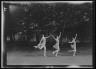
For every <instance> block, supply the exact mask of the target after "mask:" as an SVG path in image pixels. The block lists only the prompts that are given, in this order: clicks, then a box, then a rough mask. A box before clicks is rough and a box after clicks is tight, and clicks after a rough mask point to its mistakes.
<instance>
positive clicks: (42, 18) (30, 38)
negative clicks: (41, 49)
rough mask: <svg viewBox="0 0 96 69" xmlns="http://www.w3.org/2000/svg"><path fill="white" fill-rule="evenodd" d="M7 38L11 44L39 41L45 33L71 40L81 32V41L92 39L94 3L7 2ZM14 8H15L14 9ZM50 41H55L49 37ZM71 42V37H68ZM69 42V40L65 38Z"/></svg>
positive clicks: (5, 28)
mask: <svg viewBox="0 0 96 69" xmlns="http://www.w3.org/2000/svg"><path fill="white" fill-rule="evenodd" d="M4 7H5V8H7V10H6V11H4V15H5V24H4V39H5V41H7V42H11V44H12V43H13V44H14V43H15V44H18V43H19V44H23V45H28V44H29V45H30V43H31V44H32V43H33V44H34V45H36V44H38V43H39V41H40V39H41V37H42V34H44V35H45V36H49V35H54V36H55V37H56V36H59V34H60V32H62V36H61V38H60V42H61V44H62V43H64V39H66V38H67V40H72V37H75V34H78V36H77V40H78V41H80V42H84V41H89V42H91V41H92V25H93V22H92V19H93V16H92V14H93V11H92V10H93V7H92V4H90V3H84V4H75V5H74V4H65V3H62V4H61V3H56V4H55V3H52V4H42V3H41V4H22V5H21V4H10V3H4ZM13 9H14V10H13ZM47 42H49V43H50V42H53V44H54V40H53V39H52V38H51V37H50V38H49V39H47ZM67 42H68V41H67ZM65 43H66V41H65Z"/></svg>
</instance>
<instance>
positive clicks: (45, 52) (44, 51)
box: [44, 46, 46, 57]
mask: <svg viewBox="0 0 96 69" xmlns="http://www.w3.org/2000/svg"><path fill="white" fill-rule="evenodd" d="M44 57H46V46H44Z"/></svg>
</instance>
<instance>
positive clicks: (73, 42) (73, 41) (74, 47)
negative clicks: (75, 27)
mask: <svg viewBox="0 0 96 69" xmlns="http://www.w3.org/2000/svg"><path fill="white" fill-rule="evenodd" d="M76 38H77V34H76V36H75V38H72V39H73V40H72V41H71V42H69V43H72V44H71V47H72V48H73V49H74V50H69V51H68V52H71V51H73V52H74V53H73V56H75V53H76Z"/></svg>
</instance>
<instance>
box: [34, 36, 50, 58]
mask: <svg viewBox="0 0 96 69" xmlns="http://www.w3.org/2000/svg"><path fill="white" fill-rule="evenodd" d="M49 37H50V36H48V37H44V35H42V38H41V40H40V43H39V44H38V45H37V46H34V47H35V48H39V49H42V48H44V56H45V57H46V38H49Z"/></svg>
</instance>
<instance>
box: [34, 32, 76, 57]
mask: <svg viewBox="0 0 96 69" xmlns="http://www.w3.org/2000/svg"><path fill="white" fill-rule="evenodd" d="M50 36H52V37H53V38H54V39H55V41H56V44H55V45H54V46H53V48H55V49H56V50H55V51H53V54H55V56H56V57H58V52H59V51H60V47H59V39H60V37H61V32H60V35H59V36H57V37H56V38H55V37H54V36H53V35H50ZM50 36H48V37H45V36H44V35H42V38H41V40H40V42H39V44H38V45H37V46H34V47H35V48H38V49H44V56H45V57H46V39H47V38H49V37H50ZM76 38H77V34H76V36H75V38H72V39H73V40H72V41H71V42H68V43H72V44H71V48H72V49H73V50H69V51H68V52H72V51H73V52H74V53H73V56H75V53H76Z"/></svg>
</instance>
